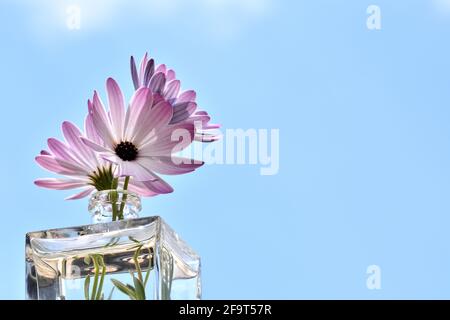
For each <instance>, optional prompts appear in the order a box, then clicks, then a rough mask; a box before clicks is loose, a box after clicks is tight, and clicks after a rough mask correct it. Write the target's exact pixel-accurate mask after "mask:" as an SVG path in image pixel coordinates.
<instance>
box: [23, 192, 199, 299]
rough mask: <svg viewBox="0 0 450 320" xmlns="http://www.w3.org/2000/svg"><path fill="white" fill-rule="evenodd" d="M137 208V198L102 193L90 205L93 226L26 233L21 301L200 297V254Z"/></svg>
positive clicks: (128, 194)
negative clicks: (24, 285) (23, 295)
mask: <svg viewBox="0 0 450 320" xmlns="http://www.w3.org/2000/svg"><path fill="white" fill-rule="evenodd" d="M140 210H141V201H140V198H139V197H138V196H137V195H135V194H132V193H129V192H125V191H118V190H108V191H100V192H97V193H95V194H93V195H92V196H91V199H90V201H89V211H90V212H91V214H92V220H93V224H90V225H84V226H78V227H69V228H61V229H51V230H44V231H36V232H29V233H27V234H26V245H25V264H26V275H25V276H26V298H27V299H32V300H35V299H38V300H83V299H87V300H108V299H113V300H122V299H132V300H171V299H188V300H190V299H200V298H201V283H200V257H199V256H198V255H197V254H196V253H195V252H194V251H193V250H192V249H191V248H190V247H189V246H188V245H187V244H186V243H185V242H184V241H183V240H182V239H181V238H180V237H179V236H178V234H177V233H175V231H174V230H173V229H172V228H171V227H170V226H168V225H167V224H166V223H165V222H164V220H163V219H161V217H159V216H153V217H147V218H138V215H139V212H140ZM118 218H122V219H123V220H119V221H113V220H115V219H118Z"/></svg>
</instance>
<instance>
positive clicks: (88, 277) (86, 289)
mask: <svg viewBox="0 0 450 320" xmlns="http://www.w3.org/2000/svg"><path fill="white" fill-rule="evenodd" d="M90 282H91V277H90V276H89V275H88V276H86V280H84V298H85V299H86V300H89V284H90Z"/></svg>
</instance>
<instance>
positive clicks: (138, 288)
mask: <svg viewBox="0 0 450 320" xmlns="http://www.w3.org/2000/svg"><path fill="white" fill-rule="evenodd" d="M133 282H134V287H135V292H136V300H145V289H144V285H143V284H142V282H141V280H139V279H138V278H136V277H135V276H133Z"/></svg>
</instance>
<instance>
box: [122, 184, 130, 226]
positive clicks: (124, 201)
mask: <svg viewBox="0 0 450 320" xmlns="http://www.w3.org/2000/svg"><path fill="white" fill-rule="evenodd" d="M129 182H130V176H126V177H125V181H124V183H123V191H127V189H128V183H129ZM126 202H127V193H123V195H122V201H121V203H120V211H119V220H123V210H124V209H125V203H126Z"/></svg>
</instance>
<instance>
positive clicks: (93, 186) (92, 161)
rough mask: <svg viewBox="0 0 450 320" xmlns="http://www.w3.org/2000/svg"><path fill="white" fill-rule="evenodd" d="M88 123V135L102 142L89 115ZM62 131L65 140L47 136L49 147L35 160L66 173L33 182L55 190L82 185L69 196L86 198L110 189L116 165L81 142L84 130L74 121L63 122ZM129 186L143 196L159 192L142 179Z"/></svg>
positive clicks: (86, 123) (129, 188)
mask: <svg viewBox="0 0 450 320" xmlns="http://www.w3.org/2000/svg"><path fill="white" fill-rule="evenodd" d="M85 126H86V137H87V138H89V139H91V140H93V141H97V143H101V142H100V140H99V138H98V136H97V134H96V132H95V131H94V129H93V124H92V121H91V119H90V118H89V117H87V118H86V122H85ZM62 132H63V135H64V138H65V142H62V141H59V140H57V139H55V138H50V139H48V149H49V151H47V150H43V151H41V154H40V155H39V156H37V157H36V162H37V163H38V164H39V165H40V166H41V167H43V168H44V169H47V170H48V171H50V172H53V173H57V174H60V175H62V176H64V177H63V178H46V179H38V180H36V181H35V182H34V183H35V184H36V185H37V186H39V187H43V188H48V189H55V190H68V189H81V191H80V192H79V193H77V194H74V195H72V196H70V197H68V198H66V200H75V199H81V198H84V197H86V196H88V195H89V194H91V193H92V192H93V191H95V190H98V191H101V190H109V189H111V188H112V185H113V180H114V179H116V178H117V177H118V176H117V174H116V172H117V167H116V166H114V165H112V164H111V163H110V162H108V161H105V160H104V159H102V158H101V157H99V156H98V155H97V154H96V153H95V152H93V151H92V150H91V149H90V148H88V147H87V146H86V145H85V144H84V143H83V142H82V136H84V135H83V133H82V132H81V131H80V129H78V128H77V127H76V126H75V125H74V124H72V123H70V122H64V123H63V124H62ZM119 187H120V185H119ZM128 190H129V191H131V192H133V193H136V194H138V195H141V196H147V197H150V196H155V195H157V193H155V192H153V191H151V190H149V189H148V188H146V187H145V185H144V184H143V183H141V182H138V181H134V180H131V181H130V182H129V185H128Z"/></svg>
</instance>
